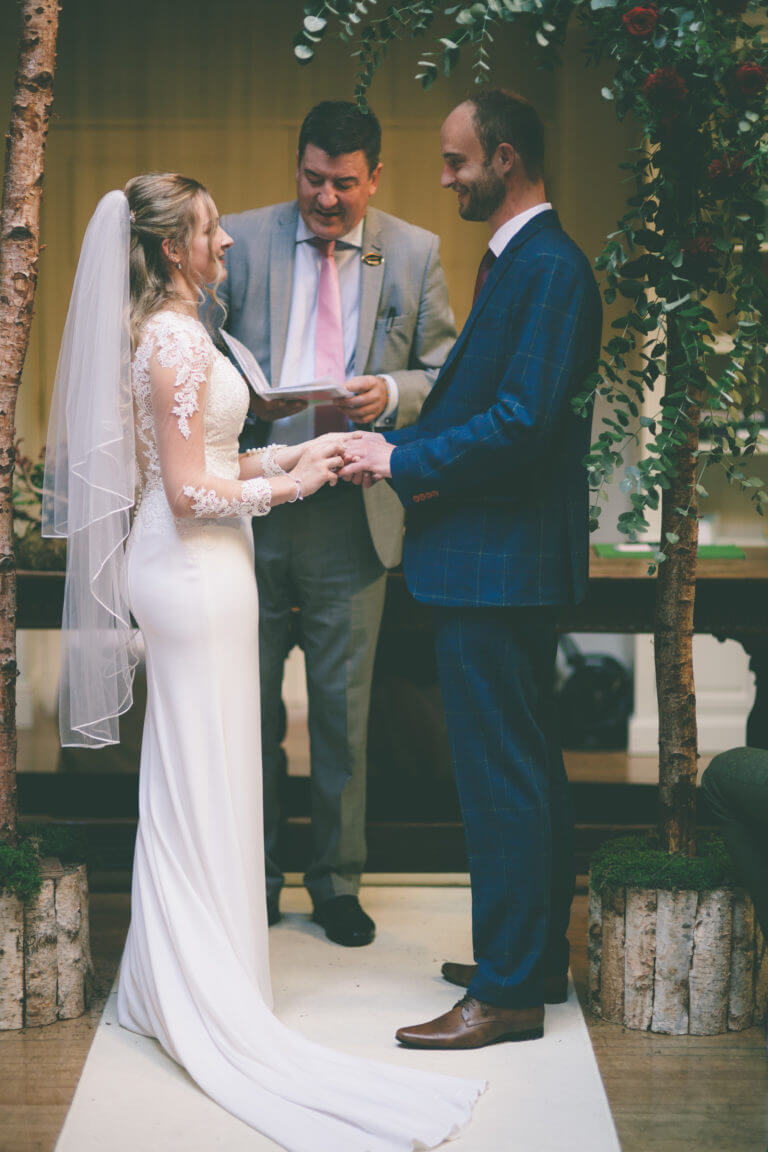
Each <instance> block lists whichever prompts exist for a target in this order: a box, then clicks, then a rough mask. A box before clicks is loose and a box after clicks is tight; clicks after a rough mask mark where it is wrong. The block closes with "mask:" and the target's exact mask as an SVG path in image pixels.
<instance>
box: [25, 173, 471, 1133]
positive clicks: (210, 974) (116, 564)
mask: <svg viewBox="0 0 768 1152" xmlns="http://www.w3.org/2000/svg"><path fill="white" fill-rule="evenodd" d="M231 243H232V241H231V239H230V237H229V236H227V234H226V233H225V232H224V231H223V230H222V228H221V227H220V225H219V223H218V216H217V213H216V208H215V205H214V204H213V201H212V200H211V198H210V196H209V194H208V193H207V191H206V190H205V189H204V188H203V187H202V185H200V184H198V183H197V182H196V181H194V180H190V179H186V178H184V177H182V176H178V175H173V174H159V175H150V176H139V177H136V178H135V179H133V180H131V181H129V183H128V184H127V185H126V187H125V191H124V192H121V191H115V192H110V193H108V194H107V195H106V196H105V197H104V198H103V199H102V200H101V202H100V203H99V205H98V207H97V209H96V212H95V214H94V216H93V219H92V220H91V222H90V224H89V227H88V230H87V232H86V235H85V240H84V242H83V248H82V251H81V255H80V261H79V264H78V269H77V274H76V277H75V283H74V288H73V292H72V298H71V301H70V307H69V313H68V316H67V323H66V327H65V331H64V337H63V341H62V348H61V354H60V359H59V366H58V369H57V374H56V383H55V388H54V399H53V406H52V410H51V423H50V430H49V438H48V452H47V465H46V472H47V474H46V484H45V488H46V497H45V507H44V531H45V532H46V534H48V535H63V536H66V537H67V538H68V546H67V585H66V595H65V607H64V620H63V623H62V646H63V669H62V686H61V700H60V708H61V731H62V743H64V744H83V745H90V746H100V745H103V744H105V743H111V742H114V741H115V740H116V739H117V738H118V717H119V715H120V714H121V713H123V712H124V711H125V710H126V709H127V708H128V707H130V703H131V683H132V674H133V668H134V666H135V663H136V660H137V654H136V633H135V630H134V628H133V625H132V620H131V616H133V619H134V620H135V621H136V623H137V624H138V626H139V629H140V634H141V637H142V638H143V643H144V648H145V653H146V668H147V684H148V701H147V711H146V719H145V723H144V735H143V741H142V750H141V767H140V786H139V827H138V834H137V841H136V854H135V860H134V873H133V889H132V902H131V925H130V929H129V933H128V938H127V941H126V945H125V951H124V954H123V959H122V964H121V970H120V984H119V997H118V1011H119V1018H120V1023H121V1024H122V1025H123V1027H125V1028H129V1029H130V1030H131V1031H134V1032H138V1033H141V1034H142V1035H146V1036H153V1037H155V1038H156V1039H157V1040H158V1041H159V1042H160V1044H161V1045H162V1046H163V1048H164V1049H165V1051H166V1052H167V1053H168V1054H169V1056H171V1057H172V1058H173V1059H174V1060H176V1061H177V1062H178V1063H179V1064H181V1065H183V1066H184V1067H185V1068H186V1069H187V1071H188V1072H189V1074H190V1076H192V1078H193V1079H194V1080H195V1081H196V1082H197V1084H198V1085H199V1086H200V1087H201V1088H202V1089H203V1090H204V1091H205V1092H207V1093H208V1094H209V1095H210V1096H212V1097H213V1098H214V1099H215V1100H217V1101H218V1102H219V1103H220V1104H221V1105H222V1106H223V1107H225V1108H227V1109H228V1110H229V1111H230V1112H232V1113H234V1114H235V1115H236V1116H239V1117H240V1118H241V1119H242V1120H244V1121H245V1122H246V1123H247V1124H250V1125H251V1126H252V1127H254V1128H256V1129H258V1130H259V1131H261V1132H263V1133H264V1134H265V1135H266V1136H268V1137H270V1138H271V1139H273V1140H274V1141H276V1143H278V1144H279V1145H281V1146H283V1147H284V1148H285V1149H288V1150H289V1152H331V1150H332V1152H402V1150H407V1149H415V1148H433V1147H436V1146H437V1145H438V1144H440V1143H442V1141H443V1140H446V1139H449V1138H450V1137H451V1136H453V1135H455V1134H456V1133H457V1132H458V1131H459V1129H460V1128H461V1127H462V1126H463V1125H464V1124H466V1123H467V1121H468V1120H469V1117H470V1114H471V1110H472V1106H473V1103H474V1101H475V1099H476V1098H477V1096H478V1094H479V1093H480V1092H481V1091H482V1089H483V1084H482V1083H480V1082H473V1081H463V1080H457V1079H454V1078H450V1077H445V1076H438V1075H431V1074H427V1073H420V1072H415V1071H413V1070H410V1069H400V1068H396V1067H394V1066H392V1065H389V1064H380V1063H374V1062H371V1061H366V1060H362V1059H354V1058H352V1057H349V1056H345V1055H342V1054H341V1053H337V1052H334V1051H331V1050H330V1049H327V1048H323V1047H321V1046H319V1045H317V1044H314V1043H311V1042H310V1041H308V1040H306V1039H304V1038H303V1037H302V1036H300V1035H298V1034H297V1033H294V1032H291V1031H289V1030H288V1029H287V1028H286V1027H285V1026H284V1025H282V1024H281V1023H280V1022H279V1020H277V1019H276V1018H275V1016H274V1015H273V1014H272V1011H271V1003H272V1000H271V989H270V978H269V957H268V944H267V920H266V899H265V884H264V865H263V858H264V857H263V844H262V840H263V830H262V797H261V767H260V749H259V745H258V736H255V735H254V734H255V733H258V731H259V722H258V716H259V669H258V649H259V646H258V600H257V592H256V584H255V579H254V573H253V557H252V547H253V545H252V535H251V532H250V522H249V518H250V517H251V516H265V515H268V513H269V510H270V508H271V507H273V506H274V505H277V504H281V503H284V502H286V501H292V500H301V499H302V498H303V497H304V496H307V495H309V494H311V493H312V492H315V491H316V490H317V489H318V488H320V487H321V486H322V485H323V484H325V483H328V484H335V483H336V482H337V476H336V471H337V469H338V468H339V467H340V465H341V462H342V456H343V450H344V436H343V435H338V434H331V435H329V436H325V437H321V438H319V439H318V440H315V441H311V442H309V443H307V444H303V445H300V446H299V447H295V448H286V447H281V446H275V445H271V446H269V447H268V448H266V449H259V450H256V451H249V452H246V453H244V454H238V435H239V432H240V429H241V426H242V423H243V420H244V418H245V415H246V411H247V408H248V388H247V385H246V384H245V382H244V381H243V380H242V378H241V376H240V375H239V373H238V372H237V371H236V369H235V368H234V367H233V366H232V364H231V363H230V362H229V360H228V359H226V358H225V357H224V356H223V355H222V354H221V353H220V352H219V351H218V350H217V348H216V347H215V346H214V344H213V343H212V341H211V339H210V337H209V335H208V333H207V331H206V329H205V328H204V327H203V325H202V324H201V323H200V322H199V320H198V319H197V310H198V305H199V302H200V300H201V298H202V295H203V292H202V289H203V286H204V285H206V284H210V283H214V284H215V283H216V282H217V281H219V280H220V279H221V278H222V277H223V276H224V274H225V273H224V268H223V262H222V256H223V252H224V250H225V249H226V248H227V247H228V246H229V245H230V244H231ZM214 291H215V289H214ZM136 480H138V488H139V491H140V499H139V502H138V507H137V508H136V510H135V513H134V515H133V518H132V523H131V510H132V509H133V506H134V490H135V486H136Z"/></svg>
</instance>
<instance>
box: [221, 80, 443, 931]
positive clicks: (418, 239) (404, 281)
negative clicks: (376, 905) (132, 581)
mask: <svg viewBox="0 0 768 1152" xmlns="http://www.w3.org/2000/svg"><path fill="white" fill-rule="evenodd" d="M380 147H381V129H380V126H379V122H378V120H377V119H376V117H375V116H374V114H373V113H372V112H370V111H369V112H367V113H364V112H362V111H360V109H358V108H357V107H356V106H355V105H354V104H352V103H348V102H346V101H323V102H322V103H320V104H318V105H317V106H316V107H314V108H313V109H312V110H311V111H310V112H309V114H308V115H307V117H306V118H305V120H304V122H303V124H302V126H301V129H300V133H299V140H298V152H297V169H296V200H294V201H291V202H289V203H284V204H276V205H273V206H271V207H267V208H257V209H255V210H253V211H249V212H241V213H238V214H236V215H230V216H225V217H224V218H223V220H222V224H223V226H224V228H225V229H226V230H227V232H229V233H230V234H231V236H232V237H233V239H234V245H233V246H232V248H231V249H230V250H229V251H228V252H227V254H226V262H227V271H228V278H227V280H226V281H225V283H224V285H223V288H222V289H220V294H221V296H222V299H223V301H224V302H225V304H226V306H227V318H226V322H225V327H226V329H227V330H228V331H229V332H231V334H232V335H233V336H235V337H236V338H237V339H238V340H240V341H241V342H242V343H243V344H245V345H246V346H247V347H248V348H249V349H250V350H251V352H252V353H253V354H254V356H255V357H256V359H257V360H258V361H259V363H260V365H261V367H262V370H263V372H264V374H265V375H266V376H267V378H268V380H269V383H270V386H271V387H272V388H275V389H276V390H277V391H278V392H279V388H280V387H285V386H288V385H296V384H303V383H308V382H311V381H313V380H315V379H318V378H322V377H329V376H330V377H333V378H334V379H336V380H338V381H339V382H343V383H344V384H345V386H346V391H347V396H346V397H345V398H344V399H340V400H336V401H335V402H334V403H333V404H318V405H307V404H306V403H305V402H303V401H296V400H286V399H281V398H280V397H279V395H278V396H276V397H275V398H274V399H270V400H269V401H262V400H255V401H254V406H255V417H254V418H252V419H251V421H250V422H249V425H248V427H247V428H246V432H245V433H244V436H245V438H246V439H245V444H244V446H245V447H249V446H259V445H262V444H265V443H268V442H272V443H281V444H292V443H299V442H301V441H303V440H307V439H309V438H311V437H312V436H313V435H319V434H321V433H323V432H329V431H335V430H338V429H341V428H352V427H366V428H371V427H373V428H377V429H382V428H402V427H404V426H406V425H410V424H413V423H414V422H415V421H416V419H417V417H418V415H419V412H420V410H421V405H422V403H423V401H424V398H425V396H426V395H427V393H428V392H429V390H430V388H431V387H432V384H433V382H434V380H435V377H436V375H437V371H438V369H439V368H440V366H441V364H442V363H443V361H444V360H445V358H446V356H447V354H448V352H449V350H450V348H451V345H452V343H453V340H454V337H455V330H454V326H453V315H452V313H451V309H450V306H449V303H448V292H447V287H446V283H445V276H444V274H443V270H442V267H441V265H440V257H439V250H438V239H437V237H436V236H434V235H433V234H432V233H430V232H426V231H424V230H423V229H422V228H417V227H416V226H414V225H413V224H408V223H406V222H405V221H403V220H399V219H397V218H396V217H394V216H390V215H388V214H386V213H384V212H380V211H377V210H376V209H375V208H373V207H372V206H371V204H370V201H371V199H372V197H373V196H374V194H375V193H376V190H377V187H378V184H379V179H380V176H381V171H382V165H381V161H380V158H379V157H380ZM253 529H254V543H255V554H256V577H257V581H258V588H259V599H260V656H261V727H262V750H263V762H264V823H265V851H266V869H267V907H268V915H269V920H270V923H272V924H273V923H275V922H276V921H277V920H278V919H279V918H280V909H279V896H280V889H281V887H282V884H283V873H282V870H281V867H280V862H279V860H278V853H277V845H278V831H279V821H280V813H279V800H278V778H279V770H280V740H281V735H282V734H281V731H280V714H281V708H280V700H281V687H282V680H283V669H284V664H285V659H286V656H287V655H288V651H289V648H290V646H291V643H292V641H291V616H292V609H293V608H294V606H298V608H299V627H300V633H301V638H302V645H303V648H304V655H305V660H306V669H307V692H308V698H309V736H310V756H311V780H310V787H311V814H312V859H311V862H310V864H309V867H308V869H307V871H306V874H305V877H304V880H305V884H306V886H307V889H308V891H309V894H310V896H311V898H312V903H313V907H314V918H315V920H316V921H318V922H319V923H320V924H321V925H322V926H323V927H324V929H325V931H326V934H327V936H328V937H329V938H330V939H331V940H333V941H335V942H336V943H337V944H342V945H347V946H359V945H364V944H369V943H370V942H371V940H373V938H374V934H375V925H374V923H373V921H372V920H371V918H370V917H369V916H368V915H367V914H366V913H365V912H364V910H363V909H362V908H361V906H360V903H359V900H358V891H359V885H360V874H361V872H362V869H363V866H364V864H365V857H366V845H365V786H366V738H367V723H368V710H369V702H370V692H371V679H372V674H373V662H374V656H375V652H376V642H377V638H378V634H379V627H380V624H381V617H382V612H383V607H384V590H385V578H386V569H387V568H390V567H393V566H395V565H396V564H398V563H399V562H400V559H401V553H402V535H403V511H402V507H401V505H400V502H399V500H398V499H397V497H396V496H395V495H394V493H393V492H392V490H391V489H390V488H389V487H388V486H387V485H384V484H380V485H376V486H375V487H374V488H371V489H370V491H366V492H362V491H361V489H360V488H358V487H355V486H353V485H348V484H338V485H337V486H336V487H334V488H331V487H326V488H325V489H324V490H323V491H322V492H321V493H317V494H315V495H314V496H312V497H310V498H309V499H307V500H305V501H303V502H296V503H294V504H291V505H285V506H281V507H280V508H276V509H275V510H274V511H273V513H272V514H271V515H270V516H264V517H260V518H258V519H255V520H254V525H253Z"/></svg>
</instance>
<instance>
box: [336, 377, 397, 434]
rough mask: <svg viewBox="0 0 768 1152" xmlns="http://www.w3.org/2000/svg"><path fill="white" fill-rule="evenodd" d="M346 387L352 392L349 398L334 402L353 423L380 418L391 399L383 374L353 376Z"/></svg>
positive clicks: (370, 422)
mask: <svg viewBox="0 0 768 1152" xmlns="http://www.w3.org/2000/svg"><path fill="white" fill-rule="evenodd" d="M344 387H345V388H346V389H347V391H348V392H349V393H350V396H349V399H344V400H334V404H335V405H336V407H337V408H340V409H341V411H342V412H343V413H344V415H345V416H348V417H349V419H350V420H351V421H352V423H353V424H372V423H373V421H374V420H378V418H379V416H381V414H382V412H383V411H384V409H385V408H386V406H387V401H388V400H389V392H388V390H387V382H386V380H385V379H384V378H383V377H382V376H353V377H352V379H351V380H347V382H346V383H345V385H344Z"/></svg>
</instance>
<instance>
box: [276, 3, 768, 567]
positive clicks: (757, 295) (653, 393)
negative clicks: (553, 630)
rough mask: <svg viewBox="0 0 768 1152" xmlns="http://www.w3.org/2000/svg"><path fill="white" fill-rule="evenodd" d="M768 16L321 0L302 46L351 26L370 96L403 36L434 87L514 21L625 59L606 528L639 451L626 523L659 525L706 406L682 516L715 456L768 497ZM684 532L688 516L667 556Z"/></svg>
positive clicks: (724, 10) (612, 276)
mask: <svg viewBox="0 0 768 1152" xmlns="http://www.w3.org/2000/svg"><path fill="white" fill-rule="evenodd" d="M766 15H767V11H766V4H765V3H764V2H763V3H759V2H758V0H751V2H750V3H748V4H745V3H743V2H741V0H699V2H698V3H691V4H685V3H683V4H668V3H658V4H654V3H650V2H647V3H646V2H643V0H641V2H639V3H636V4H634V5H633V4H631V3H627V2H624V3H621V2H619V0H485V2H483V3H475V4H466V3H465V4H444V3H441V2H440V0H415V2H413V3H409V4H390V5H388V6H386V7H385V6H384V5H383V4H381V3H379V2H377V0H333V2H332V3H329V2H321V0H319V2H316V3H312V4H309V5H307V7H306V8H305V17H304V23H303V27H302V29H301V31H300V32H299V34H298V35H297V37H296V40H295V42H294V52H295V54H296V57H297V58H298V59H299V60H300V61H302V62H308V61H310V60H311V59H312V57H313V55H314V52H315V50H316V47H317V45H318V44H319V43H320V42H321V41H322V39H323V37H324V36H326V35H327V34H328V33H329V32H330V33H332V34H335V35H337V36H339V37H340V38H341V39H342V40H343V41H346V42H348V43H349V44H350V49H351V52H352V55H353V56H355V58H356V59H357V62H358V74H357V81H356V87H355V95H356V98H357V100H358V102H359V103H360V104H361V105H362V106H365V101H366V94H367V90H368V87H369V85H370V84H371V81H372V79H373V76H374V74H375V71H376V69H377V68H378V66H379V65H380V64H381V62H382V60H383V58H384V56H385V54H386V52H387V49H388V46H389V45H390V43H391V42H392V41H393V40H394V39H395V38H398V37H421V38H423V39H425V40H427V41H428V44H429V46H428V47H426V48H425V50H424V51H422V52H421V54H420V59H419V64H418V69H419V70H418V72H417V74H416V79H417V80H418V81H419V82H420V83H421V85H422V86H423V87H425V88H429V87H430V86H431V85H432V84H433V83H434V81H435V80H436V79H437V78H438V77H439V76H440V75H441V74H443V75H446V76H448V75H450V74H451V72H452V71H453V69H454V68H455V66H456V63H457V61H458V59H459V55H460V53H461V51H462V50H463V49H466V50H470V51H471V52H472V53H473V73H474V79H475V81H476V82H477V83H484V82H485V81H486V79H487V78H488V76H489V73H490V70H491V61H490V53H491V45H492V43H493V39H494V35H495V33H496V32H497V30H498V29H499V28H500V27H501V26H502V25H505V24H506V25H512V26H514V27H515V28H516V29H518V30H519V32H520V34H521V36H523V37H525V38H526V39H527V40H528V41H529V43H530V45H531V50H532V53H533V54H534V56H535V58H536V60H537V61H538V63H539V64H540V65H541V66H545V67H546V66H551V65H553V64H555V63H557V59H558V58H557V52H558V49H559V47H560V46H561V45H562V43H563V41H564V38H565V35H566V29H567V26H568V25H569V23H570V22H571V21H576V22H577V23H578V24H580V25H581V26H582V27H583V28H584V29H585V30H586V33H587V37H588V62H589V63H592V64H596V63H598V62H599V61H608V62H610V63H611V64H612V65H613V78H612V80H611V82H610V83H609V84H608V85H606V86H605V87H603V88H602V89H601V95H602V98H603V99H605V100H607V101H610V102H611V103H612V104H613V105H614V107H615V109H616V113H617V115H618V117H619V118H620V119H621V118H623V117H625V116H626V115H627V114H631V115H632V116H633V117H635V119H636V120H637V122H638V123H639V125H640V128H641V138H642V142H641V144H640V146H639V147H638V148H637V149H636V150H635V151H634V152H633V153H632V154H631V158H630V159H629V160H628V161H626V162H625V163H624V164H623V165H622V168H624V169H625V170H626V173H627V180H628V181H629V183H630V187H631V195H630V196H629V198H628V200H627V210H626V213H625V214H624V215H623V216H622V218H621V220H619V222H618V227H617V231H615V232H613V233H612V234H611V235H610V236H609V237H608V238H607V241H606V244H605V247H604V249H603V251H602V252H601V253H600V255H599V256H598V258H597V261H596V266H597V268H599V269H600V270H602V272H603V293H604V297H605V300H606V303H607V304H609V305H613V306H614V307H613V308H612V311H611V316H612V319H611V322H610V323H611V332H610V336H609V339H608V340H607V342H606V344H605V347H604V349H603V352H602V357H601V360H600V366H599V372H598V374H597V375H596V376H595V377H594V378H593V379H592V380H590V381H589V384H588V388H587V390H586V391H585V392H584V394H583V395H582V396H581V397H579V399H578V400H577V401H576V406H577V409H578V410H580V411H581V412H582V413H583V414H584V415H585V417H586V416H588V415H589V413H590V412H591V408H592V401H593V400H594V399H595V397H596V396H598V395H599V396H602V397H603V398H604V399H605V400H606V401H607V402H608V405H609V407H608V415H607V416H605V417H604V419H603V423H602V426H601V430H600V431H599V434H598V436H597V440H596V441H595V443H594V444H593V445H592V448H591V451H590V454H589V457H588V459H587V464H588V468H589V474H590V482H591V487H592V489H593V492H594V496H595V499H594V502H593V505H592V508H591V527H592V528H594V527H596V526H597V523H598V518H599V513H600V499H601V498H604V490H605V486H606V484H607V483H608V482H609V481H610V480H611V479H612V478H613V475H614V472H615V471H616V469H617V468H620V467H624V465H625V461H626V459H627V458H628V457H630V455H631V457H632V458H634V459H637V462H636V463H632V464H630V465H629V466H627V467H626V469H625V474H624V479H623V480H622V487H623V489H624V491H625V492H627V493H628V494H629V504H630V507H629V509H628V510H627V511H625V512H623V513H622V514H621V515H620V517H619V523H618V528H619V530H620V531H621V532H623V533H625V534H627V535H628V536H630V537H631V538H634V537H635V536H636V534H637V533H640V532H643V531H645V530H646V529H647V527H648V520H647V513H648V511H649V510H653V509H656V508H657V507H658V506H659V500H660V498H661V496H662V494H663V492H664V491H665V490H668V489H669V488H670V487H671V485H672V483H673V481H674V479H675V476H676V472H677V469H678V466H679V460H680V453H681V452H682V451H684V450H685V445H686V441H687V442H688V444H690V430H691V427H692V425H695V424H696V423H697V422H698V421H699V419H701V425H700V439H699V440H698V441H697V445H698V446H697V448H696V449H695V456H696V468H695V470H694V479H693V480H692V482H691V483H690V491H689V493H688V495H687V497H686V498H680V496H679V494H678V497H677V502H676V504H675V514H676V517H677V519H678V521H679V522H680V523H682V521H683V519H684V518H690V519H695V518H697V517H698V515H699V511H698V509H699V505H700V499H701V498H702V497H705V496H706V487H705V475H704V473H705V471H706V469H707V468H711V467H713V466H714V467H718V468H722V469H724V470H725V472H726V473H727V475H728V479H729V480H730V481H731V482H732V483H734V484H736V485H738V486H739V487H740V488H741V489H742V490H743V491H744V492H745V494H746V495H748V496H749V498H750V499H751V500H752V501H753V502H754V504H755V506H756V509H757V511H758V512H760V513H761V514H763V513H764V511H765V506H766V504H767V503H768V494H767V493H766V491H765V490H764V487H763V482H762V480H761V479H760V478H759V477H758V476H756V475H753V474H751V472H750V468H749V464H750V457H751V456H753V454H754V453H755V452H756V451H757V450H758V448H759V447H760V445H761V440H762V435H761V434H762V431H763V428H764V425H765V420H766V417H765V404H766V397H765V395H764V394H763V393H762V392H761V385H762V383H763V380H764V372H765V357H766V346H768V316H767V315H766V312H767V309H766V304H767V303H768V276H767V275H766V256H765V254H764V252H763V251H761V246H765V245H766V242H768V222H767V219H766V203H765V200H764V198H763V195H762V190H763V188H764V186H765V182H766V171H767V170H768V139H767V138H766V135H765V125H766V122H767V121H766V111H767V110H768V109H767V104H768V101H767V99H766V96H767V94H768V87H767V85H768V45H766V43H765V38H764V37H765V31H766V22H765V21H766ZM713 294H714V295H717V294H719V295H722V296H723V297H725V298H726V299H727V301H728V305H727V307H728V308H729V312H728V315H727V317H726V319H725V322H723V318H722V316H721V317H717V316H716V315H715V313H714V312H713V310H712V299H711V298H712V296H713ZM660 382H661V383H660ZM638 445H639V451H637V448H636V446H638ZM667 523H668V524H669V521H667ZM678 539H679V535H678V531H677V530H676V527H675V525H674V524H673V526H672V527H671V528H669V527H668V529H667V532H666V539H665V540H664V541H663V542H662V546H661V548H660V550H659V551H658V552H657V554H656V563H660V562H662V561H663V560H665V559H666V557H667V554H669V552H670V549H672V548H674V546H675V545H676V544H677V542H678Z"/></svg>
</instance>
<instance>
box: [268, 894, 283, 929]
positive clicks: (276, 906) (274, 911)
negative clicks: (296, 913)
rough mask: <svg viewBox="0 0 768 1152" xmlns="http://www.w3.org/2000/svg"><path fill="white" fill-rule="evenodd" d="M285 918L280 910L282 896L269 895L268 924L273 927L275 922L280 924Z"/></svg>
mask: <svg viewBox="0 0 768 1152" xmlns="http://www.w3.org/2000/svg"><path fill="white" fill-rule="evenodd" d="M282 918H283V914H282V912H281V911H280V897H279V895H278V896H274V897H272V898H271V899H270V897H267V924H268V925H269V927H270V928H271V927H272V925H273V924H278V923H279V922H280V921H281V920H282Z"/></svg>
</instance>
